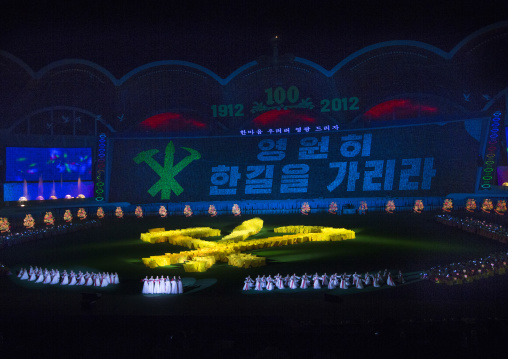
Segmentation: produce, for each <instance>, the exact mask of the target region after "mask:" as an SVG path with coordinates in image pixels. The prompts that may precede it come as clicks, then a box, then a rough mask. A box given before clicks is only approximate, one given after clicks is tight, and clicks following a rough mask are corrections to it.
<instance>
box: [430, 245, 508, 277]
mask: <svg viewBox="0 0 508 359" xmlns="http://www.w3.org/2000/svg"><path fill="white" fill-rule="evenodd" d="M507 268H508V253H507V252H505V251H503V252H499V253H492V254H491V255H489V256H487V257H482V258H476V259H471V260H468V261H464V262H458V263H451V264H448V265H444V266H440V265H439V266H436V267H432V268H431V269H430V270H428V271H426V272H423V273H422V274H421V276H422V278H423V279H430V280H432V281H433V282H435V283H441V284H448V285H454V284H465V283H471V282H473V281H475V280H480V279H485V278H489V277H493V276H494V275H501V274H505V273H506V270H507Z"/></svg>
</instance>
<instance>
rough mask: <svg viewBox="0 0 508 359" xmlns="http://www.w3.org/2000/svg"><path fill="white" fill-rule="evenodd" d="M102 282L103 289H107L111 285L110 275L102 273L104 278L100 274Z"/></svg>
mask: <svg viewBox="0 0 508 359" xmlns="http://www.w3.org/2000/svg"><path fill="white" fill-rule="evenodd" d="M99 277H100V281H101V287H107V286H108V284H109V274H106V273H104V272H103V273H102V276H101V275H100V273H99Z"/></svg>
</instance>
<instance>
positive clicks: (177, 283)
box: [176, 276, 183, 294]
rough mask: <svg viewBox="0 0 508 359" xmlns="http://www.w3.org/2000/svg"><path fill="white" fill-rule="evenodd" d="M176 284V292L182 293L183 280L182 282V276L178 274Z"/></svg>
mask: <svg viewBox="0 0 508 359" xmlns="http://www.w3.org/2000/svg"><path fill="white" fill-rule="evenodd" d="M176 286H177V287H178V294H182V293H183V282H182V278H180V276H178V279H177V280H176Z"/></svg>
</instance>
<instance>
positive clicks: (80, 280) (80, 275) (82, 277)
mask: <svg viewBox="0 0 508 359" xmlns="http://www.w3.org/2000/svg"><path fill="white" fill-rule="evenodd" d="M76 281H77V282H78V283H77V284H78V285H85V284H86V279H85V275H84V274H83V272H81V271H79V273H78V278H77V279H76Z"/></svg>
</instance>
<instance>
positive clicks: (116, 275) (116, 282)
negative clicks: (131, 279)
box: [111, 272, 120, 284]
mask: <svg viewBox="0 0 508 359" xmlns="http://www.w3.org/2000/svg"><path fill="white" fill-rule="evenodd" d="M111 283H114V284H120V279H119V278H118V273H117V272H115V281H114V282H111Z"/></svg>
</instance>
